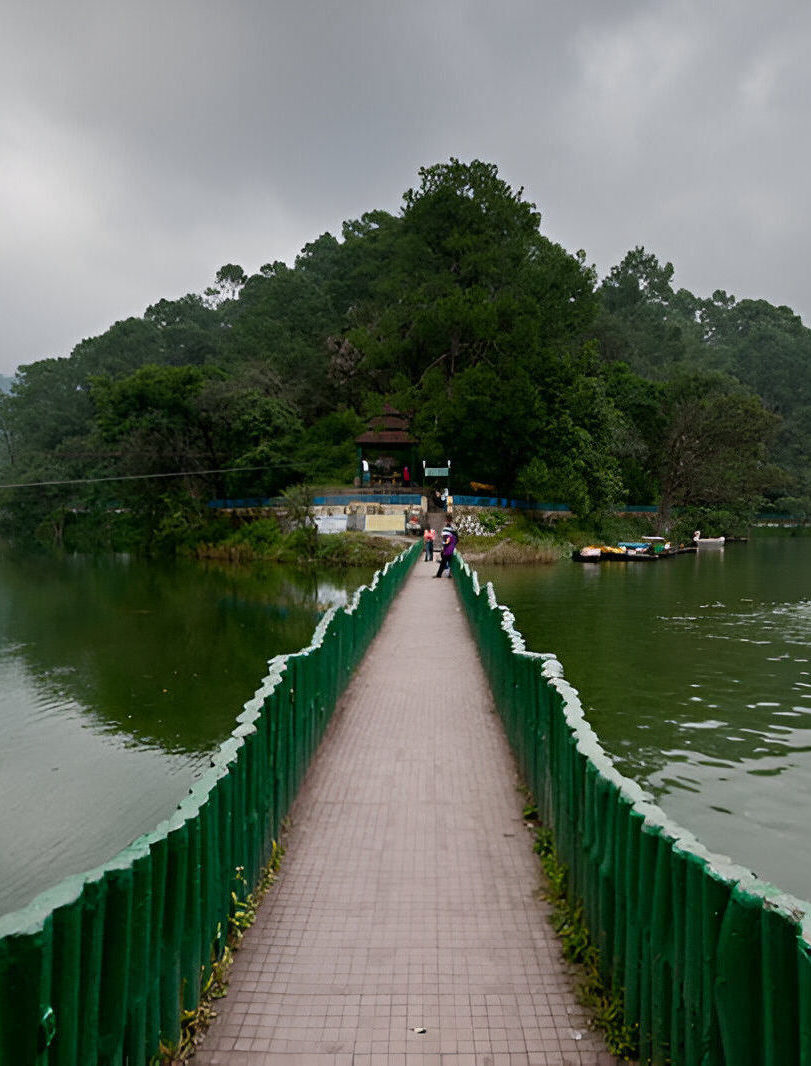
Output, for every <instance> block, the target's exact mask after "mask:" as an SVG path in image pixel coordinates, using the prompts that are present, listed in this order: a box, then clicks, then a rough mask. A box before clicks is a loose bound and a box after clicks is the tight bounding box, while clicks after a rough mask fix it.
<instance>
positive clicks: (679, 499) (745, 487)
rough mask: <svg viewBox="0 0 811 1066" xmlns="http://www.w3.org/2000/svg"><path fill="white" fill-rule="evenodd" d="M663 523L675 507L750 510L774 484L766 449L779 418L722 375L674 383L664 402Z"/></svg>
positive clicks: (687, 377)
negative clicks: (772, 483)
mask: <svg viewBox="0 0 811 1066" xmlns="http://www.w3.org/2000/svg"><path fill="white" fill-rule="evenodd" d="M665 409H666V412H667V429H666V434H665V436H664V438H663V440H662V448H661V452H660V464H661V466H660V469H661V496H660V516H661V522H662V524H663V525H664V526H666V525H667V524H668V523H669V521H670V515H671V512H672V509H673V508H674V507H678V506H680V507H704V508H732V509H735V508H737V509H741V508H743V509H747V508H748V509H751V508H752V507H753V506H754V505H755V504H756V503H757V502H758V501H759V500H760V496H761V494H762V493H763V491H764V490H765V489H766V488H767V487H768V485H769V483H770V482H771V481H772V480H773V479H774V472H773V470H772V469H771V467H770V465H769V459H768V446H769V443H770V441H771V440H772V438H773V437H774V434H775V433H776V431H777V428H778V421H779V420H778V419H777V417H776V416H775V415H774V414H772V413H771V412H769V411H768V410H767V409H766V408H765V407H764V405H763V403H762V401H761V400H760V398H759V397H758V396H756V395H755V394H754V393H752V392H750V391H749V390H747V389H745V388H744V387H742V386H741V385H739V384H738V383H736V382H735V381H734V380H732V379H728V378H725V377H724V376H723V375H720V374H712V375H704V374H698V373H689V374H684V375H680V376H679V377H677V378H675V379H674V380H673V382H671V383H670V385H669V386H668V388H667V392H666V396H665Z"/></svg>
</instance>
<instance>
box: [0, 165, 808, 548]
mask: <svg viewBox="0 0 811 1066" xmlns="http://www.w3.org/2000/svg"><path fill="white" fill-rule="evenodd" d="M673 273H674V272H673V267H672V265H671V264H669V263H665V264H662V263H660V262H659V261H658V259H657V258H656V256H655V255H653V254H651V253H649V252H647V251H645V249H643V248H635V249H633V250H632V251H630V252H629V253H628V254H627V255H626V256H625V258H624V259H623V261H622V262H621V263H620V264H618V265H617V266H616V267H614V269H613V270H611V272H610V273H609V274H608V276H607V277H606V278H605V279H603V280H602V282H601V281H600V280H599V279H598V277H597V276H596V273H595V271H594V269H593V268H592V267H590V266H589V265H588V264H587V259H586V255H585V253H583V252H577V253H576V254H572V253H571V252H568V251H566V250H565V249H563V248H562V247H560V245H558V244H555V243H554V242H552V241H550V240H549V239H548V238H547V237H545V236H544V235H543V233H542V230H541V216H540V214H539V213H538V211H537V210H536V208H535V206H534V205H533V204H531V203H529V202H527V201H526V200H525V199H524V198H523V194H522V190H520V189H518V190H516V189H513V188H511V187H510V186H509V185H508V184H507V183H505V182H504V181H503V180H502V179H501V178H500V177H499V175H498V170H497V168H496V166H494V165H492V164H489V163H484V162H481V161H478V160H474V161H473V162H471V163H462V162H460V161H458V160H456V159H451V160H449V161H448V162H447V163H441V164H438V165H436V166H432V167H427V168H423V169H421V170H420V172H419V183H418V184H417V185H416V186H415V187H414V188H412V189H409V190H407V191H406V192H405V194H404V196H403V199H402V205H401V208H400V210H399V213H398V214H396V215H394V214H390V213H388V212H385V211H377V210H372V211H369V212H368V213H366V214H364V215H363V216H362V217H361V218H360V219H356V220H352V221H348V222H346V223H344V225H343V228H342V231H341V234H340V236H334V235H332V234H329V233H325V234H323V235H321V236H320V237H318V238H317V239H315V240H313V241H312V243H310V244H308V245H306V246H305V247H304V248H303V249H302V251H301V253H300V255H299V256H298V257H297V258H296V261H295V263H294V264H293V266H287V265H285V264H284V263H281V262H270V263H268V264H266V265H265V266H263V267H262V268H261V269H260V270H259V271H258V273H256V274H254V275H251V276H247V275H246V274H245V273H244V271H243V270H242V268H241V267H239V266H238V265H236V264H227V265H225V266H223V267H222V268H221V269H220V270H219V271H218V272H217V274H216V279H215V283H214V284H213V285H212V287H211V288H210V289H208V290H206V292H205V293H203V294H199V295H198V294H189V295H187V296H184V297H182V298H181V299H179V300H165V299H162V300H159V301H158V302H157V303H155V304H154V305H152V306H151V307H149V308H147V310H146V312H145V313H144V315H143V317H141V318H130V319H127V320H126V321H123V322H117V323H115V324H114V325H112V326H111V327H110V328H109V329H108V330H107V331H106V332H105V333H103V334H101V335H100V336H98V337H93V338H90V339H87V340H84V341H82V342H81V343H80V344H79V345H77V346H76V348H75V349H74V351H73V353H72V354H71V356H70V357H69V358H67V359H43V360H40V361H38V362H35V363H32V364H30V365H28V366H24V367H21V368H20V370H19V371H18V374H17V376H16V379H15V381H14V384H13V386H12V388H11V391H10V393H8V394H6V395H0V426H1V427H2V439H3V442H4V445H5V447H4V448H3V449H2V456H0V462H2V471H1V472H2V481H3V483H4V484H16V485H19V484H25V485H30V484H33V483H43V482H62V483H65V482H69V483H70V484H59V485H53V484H52V485H46V484H41V485H39V487H38V488H36V489H34V488H17V489H6V490H3V492H2V499H0V503H2V516H3V521H4V524H5V528H6V529H7V531H11V532H13V533H16V534H17V535H26V536H30V535H36V536H39V537H41V538H44V539H49V538H53V537H55V538H56V539H59V536H60V535H61V530H62V526H63V523H64V517H65V515H66V514H70V513H73V512H77V511H78V512H81V513H90V514H97V515H106V514H109V513H110V512H111V511H115V510H116V509H117V510H121V511H126V513H128V514H129V515H131V516H133V522H134V526H135V527H137V529H138V530H140V533H139V536H140V537H141V539H142V541H146V540H148V539H149V537H151V536H152V535H153V534H155V532H156V531H157V532H158V533H160V532H161V531H162V530H163V531H164V532H166V530H167V528H168V527H171V526H173V525H174V526H176V525H177V524H178V523H179V524H181V525H184V526H186V527H188V526H192V527H193V526H194V523H195V521H197V520H198V518H199V516H200V515H202V514H203V513H204V510H205V503H206V501H207V500H208V499H210V498H211V497H221V496H227V495H231V496H246V495H250V496H257V495H273V494H276V493H278V492H279V491H280V490H281V489H283V488H284V487H285V486H288V485H291V484H293V483H296V482H299V481H302V480H306V481H308V482H314V483H319V482H326V481H330V482H334V481H342V482H343V481H350V482H351V479H352V477H353V475H354V474H355V450H354V445H353V439H354V437H355V436H356V435H357V433H358V432H359V431H360V429H361V427H362V426H363V425H364V423H365V420H366V419H367V418H368V417H369V416H370V415H371V414H373V413H375V412H376V411H379V410H380V409H381V408H382V405H383V404H384V403H386V402H388V403H391V404H392V405H394V406H395V407H397V408H398V409H400V410H403V411H407V412H408V413H409V414H410V415H411V416H412V419H413V432H414V434H415V436H416V437H417V438H418V440H419V441H420V450H421V454H423V455H425V456H435V455H442V456H445V455H450V456H452V457H453V460H454V472H455V477H456V478H458V481H459V489H463V488H464V487H466V484H467V482H468V481H470V480H476V481H480V482H487V483H492V484H495V485H497V486H498V487H499V489H500V490H501V491H502V492H505V493H506V492H510V493H518V494H523V495H526V496H528V497H531V498H535V499H544V500H552V499H554V500H565V501H566V502H568V503H569V504H570V506H571V507H572V508H573V509H574V510H575V511H576V512H577V513H578V514H580V515H582V516H589V515H593V514H595V513H598V512H600V511H601V510H604V509H610V508H613V507H616V506H618V505H620V504H622V503H623V502H632V503H648V502H655V503H658V504H659V505H660V509H661V513H662V517H663V520H667V518H668V516H669V515H670V513H671V511H672V509H673V508H675V507H679V508H690V507H692V508H703V509H705V510H706V509H714V510H715V511H723V512H725V513H727V514H736V515H738V516H744V515H745V514H746V512H747V510H751V508H752V507H754V506H761V505H762V500H763V499H764V498H766V499H770V500H772V501H782V503H781V505H782V506H786V505H788V503H790V504H791V506H792V507H794V509H795V510H799V511H802V509H803V508H805V507H808V506H811V505H810V504H809V502H808V500H809V496H811V485H809V481H808V474H807V471H806V467H807V465H808V463H807V458H808V455H809V453H810V452H811V395H809V393H811V375H809V357H810V356H811V331H809V330H808V329H806V328H805V327H804V326H803V325H802V323H801V322H800V320H799V318H798V317H797V316H795V315H794V314H793V313H792V312H791V311H790V310H789V309H788V308H786V307H773V306H772V305H770V304H768V303H766V302H765V301H753V300H742V301H739V302H738V301H736V300H735V299H734V297H731V296H728V295H727V294H726V293H724V292H721V291H717V292H715V293H713V295H712V297H710V298H709V299H702V298H699V297H696V296H694V295H693V294H692V293H690V292H687V291H686V290H684V289H679V290H674V289H673V287H672V280H673ZM178 474H183V475H184V476H174V475H178ZM145 475H149V476H148V477H147V476H145ZM170 475H171V476H170ZM114 478H115V479H119V480H105V479H114ZM787 501H788V503H787Z"/></svg>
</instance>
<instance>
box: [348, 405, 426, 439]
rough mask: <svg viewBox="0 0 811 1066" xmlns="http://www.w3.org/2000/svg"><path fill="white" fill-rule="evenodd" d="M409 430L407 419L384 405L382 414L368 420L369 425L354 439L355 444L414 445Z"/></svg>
mask: <svg viewBox="0 0 811 1066" xmlns="http://www.w3.org/2000/svg"><path fill="white" fill-rule="evenodd" d="M409 428H410V420H409V418H408V417H407V416H406V415H404V414H402V412H400V411H396V410H395V409H394V408H393V407H391V406H390V405H389V404H386V405H385V407H384V408H383V413H382V414H380V415H374V416H373V417H372V418H370V419H369V424H368V426H367V427H366V429H365V430H364V431H363V433H361V434H360V435H359V436H357V437H355V443H356V444H373V445H387V444H416V443H417V442H416V440H415V439H414V438H413V437H412V436H411V434H410V433H409Z"/></svg>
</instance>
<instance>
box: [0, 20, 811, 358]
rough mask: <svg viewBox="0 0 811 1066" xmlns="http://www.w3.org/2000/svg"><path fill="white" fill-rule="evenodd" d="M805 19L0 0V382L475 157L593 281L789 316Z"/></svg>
mask: <svg viewBox="0 0 811 1066" xmlns="http://www.w3.org/2000/svg"><path fill="white" fill-rule="evenodd" d="M809 45H811V5H809V4H808V3H807V2H802V3H801V2H796V3H795V2H793V0H773V2H772V3H771V4H766V3H763V0H734V2H732V0H728V2H727V0H721V2H713V3H708V2H707V0H582V2H581V0H560V2H557V0H555V2H551V0H501V3H498V4H497V3H494V2H493V0H431V2H430V3H429V2H427V0H409V2H408V3H402V2H398V3H394V2H391V0H231V2H230V3H222V2H219V3H213V2H211V0H127V2H123V0H92V2H86V0H69V2H65V0H4V2H3V4H2V12H0V100H2V108H1V109H0V242H1V243H0V312H1V313H2V322H0V329H1V330H2V333H0V373H10V372H12V371H13V370H14V368H15V367H16V366H17V365H19V364H25V363H30V362H33V361H34V360H36V359H41V358H45V357H47V356H52V355H68V354H69V353H70V351H71V349H72V348H73V346H74V345H75V344H76V343H77V342H78V341H79V340H81V339H82V338H83V337H89V336H94V335H96V334H98V333H101V332H103V330H105V329H106V328H107V327H108V326H109V325H111V324H112V323H113V322H115V321H116V320H118V319H121V318H126V317H127V316H129V315H141V314H143V312H144V310H145V309H146V307H147V306H148V305H149V304H151V303H154V302H156V301H157V300H158V299H160V298H161V297H167V298H176V297H178V296H181V295H183V294H184V293H187V292H202V291H203V290H204V288H205V287H206V286H207V285H209V284H210V283H211V281H212V280H213V277H214V274H215V272H216V270H217V269H218V267H220V266H221V265H222V264H224V263H227V262H236V263H239V264H241V265H242V266H243V267H244V268H245V269H246V270H247V271H248V272H249V273H250V272H252V271H255V270H257V269H258V267H259V266H260V265H261V264H263V263H266V262H269V261H272V260H274V259H282V260H285V261H286V262H289V263H292V261H293V258H294V257H295V255H296V253H297V252H298V251H299V250H300V249H301V247H302V246H303V245H304V244H305V243H306V242H308V241H310V240H312V239H313V238H315V237H316V236H318V235H319V234H320V233H323V232H324V231H327V230H328V231H330V232H332V233H336V234H337V233H339V232H340V226H341V223H342V222H343V221H344V220H345V219H350V218H356V217H358V216H359V215H360V214H362V213H363V212H364V211H367V210H372V209H375V208H384V209H387V210H390V211H393V212H396V211H397V210H398V209H399V206H400V200H401V196H402V193H403V191H404V190H405V189H407V188H409V187H410V186H412V185H414V184H416V183H417V181H418V177H417V169H418V168H419V167H420V166H423V165H431V164H433V163H437V162H442V161H445V160H447V159H448V158H449V157H450V156H456V157H458V158H460V159H462V160H465V161H467V160H470V159H474V158H478V159H483V160H486V161H487V162H492V163H496V164H497V165H498V168H499V172H500V174H501V176H502V177H503V178H504V179H505V180H507V181H508V182H509V183H510V184H511V185H513V186H523V187H524V190H525V196H526V198H527V199H529V200H531V201H533V202H534V203H535V204H537V206H538V208H539V210H540V211H541V214H542V217H543V227H542V228H543V232H544V233H545V234H546V235H547V236H549V237H551V238H552V239H553V240H556V241H558V242H560V243H561V244H562V245H563V246H564V247H565V248H567V249H568V250H570V251H576V250H577V249H579V248H583V249H584V250H585V252H586V255H587V258H588V260H589V261H590V262H593V263H595V264H596V266H597V268H598V271H599V272H600V274H601V276H602V275H603V274H605V273H606V272H607V271H608V270H609V269H610V268H611V267H612V266H613V265H615V264H616V263H618V262H619V261H620V260H621V259H622V257H623V255H624V254H625V252H626V251H628V250H629V249H630V248H632V247H634V246H635V245H637V244H642V245H644V246H645V247H646V248H647V249H648V250H649V251H653V252H655V253H656V255H657V256H658V257H659V258H660V260H662V261H667V260H670V261H671V262H672V263H673V264H674V267H675V269H676V275H675V283H676V285H677V286H683V287H685V288H688V289H690V290H691V291H692V292H694V293H696V294H697V295H699V296H707V295H710V294H711V293H712V292H713V290H715V289H717V288H721V289H725V290H726V291H727V292H729V293H732V294H734V295H735V296H737V297H738V298H739V299H740V298H743V297H755V298H760V297H762V298H764V299H767V300H769V301H770V302H772V303H775V304H788V305H789V306H790V307H792V308H794V310H795V311H797V312H798V313H799V314H801V315H802V317H803V320H804V322H806V324H811V291H809V279H808V263H809V248H811V210H809V199H811V192H810V191H809V190H811V180H809V173H808V172H809V162H811V139H809V125H810V124H811V123H810V122H809V107H810V105H811V63H809V60H808V51H809Z"/></svg>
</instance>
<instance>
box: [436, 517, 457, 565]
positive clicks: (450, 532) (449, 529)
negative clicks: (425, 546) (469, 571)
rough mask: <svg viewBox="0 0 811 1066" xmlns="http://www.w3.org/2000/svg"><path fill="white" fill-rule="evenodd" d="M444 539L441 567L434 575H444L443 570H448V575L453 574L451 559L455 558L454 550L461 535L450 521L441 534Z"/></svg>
mask: <svg viewBox="0 0 811 1066" xmlns="http://www.w3.org/2000/svg"><path fill="white" fill-rule="evenodd" d="M440 539H441V540H442V554H441V557H440V560H439V569H438V570H437V572H436V573H435V574H434V577H442V573H443V571H445V570H447V571H448V577H450V576H451V559H452V558H453V552H454V549H455V548H456V545H457V544H458V543H459V537H458V536H457V534H456V530H455V529H454V528H453V526H452V525H451V523H450V522H448V523H447V524H446V526H445V528H444V529H443V530H442V533H441V534H440Z"/></svg>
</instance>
